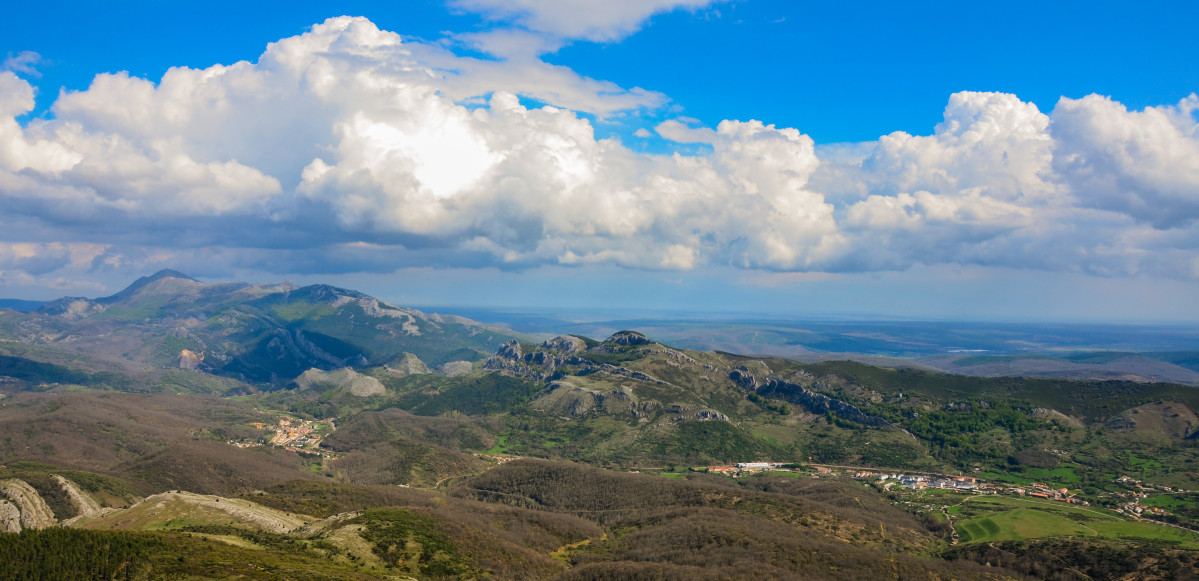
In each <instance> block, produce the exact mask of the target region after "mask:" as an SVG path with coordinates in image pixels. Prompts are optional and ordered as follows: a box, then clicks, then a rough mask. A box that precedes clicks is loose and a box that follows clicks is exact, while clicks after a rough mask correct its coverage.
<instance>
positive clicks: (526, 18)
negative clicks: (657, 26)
mask: <svg viewBox="0 0 1199 581" xmlns="http://www.w3.org/2000/svg"><path fill="white" fill-rule="evenodd" d="M713 3H715V0H452V1H451V2H450V4H451V5H452V6H455V7H457V8H461V9H464V10H469V11H471V12H477V13H480V14H483V15H484V16H486V17H488V18H491V19H494V20H504V21H510V22H514V23H516V24H518V25H520V26H521V27H524V28H526V29H528V30H531V31H536V32H539V33H545V34H549V35H552V36H556V37H559V38H577V39H584V40H590V41H598V42H610V41H613V40H619V39H621V38H624V37H625V36H628V35H630V34H632V33H634V32H636V31H637V30H639V29H640V28H641V24H642V23H643V22H644V21H645V20H646V19H648V18H649V17H651V16H653V15H654V14H658V13H662V12H670V11H672V10H677V9H679V8H686V9H692V10H694V9H697V8H703V7H705V6H708V5H710V4H713Z"/></svg>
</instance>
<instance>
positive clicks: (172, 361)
mask: <svg viewBox="0 0 1199 581" xmlns="http://www.w3.org/2000/svg"><path fill="white" fill-rule="evenodd" d="M0 334H2V335H3V339H4V340H3V341H0V531H3V530H8V531H14V532H12V533H2V532H0V578H46V577H47V576H49V577H52V578H70V575H69V574H67V573H66V572H70V571H78V570H82V569H81V568H84V569H86V570H87V571H88V572H86V573H80V574H78V575H76V577H78V576H83V577H85V578H96V577H105V578H110V577H114V576H120V575H123V576H125V577H127V578H135V579H139V578H140V579H153V578H163V577H167V578H196V579H207V578H232V577H239V576H245V577H246V578H260V579H273V578H310V579H355V578H358V579H379V578H397V577H403V578H421V579H424V578H433V579H438V578H482V577H493V578H501V579H509V578H511V579H527V578H558V579H606V578H621V579H675V578H678V579H683V578H687V579H695V578H699V579H704V578H712V579H730V578H731V579H739V578H741V579H748V578H760V577H769V578H782V579H787V578H794V579H822V578H826V579H853V578H871V579H873V578H880V577H882V578H920V579H925V578H941V579H946V578H954V579H1022V578H1038V579H1044V578H1052V579H1085V578H1129V579H1131V578H1137V579H1185V578H1188V577H1187V574H1188V572H1193V571H1195V570H1196V566H1197V565H1199V533H1196V532H1195V531H1199V415H1197V414H1196V413H1195V410H1197V409H1199V390H1197V389H1196V388H1194V387H1192V386H1186V385H1180V384H1174V383H1166V382H1145V381H1139V380H1134V379H1141V378H1121V379H1115V380H1105V381H1099V380H1075V379H1068V378H1028V377H983V376H971V375H960V374H950V373H943V372H940V371H936V370H934V369H931V368H929V367H900V368H895V367H876V366H873V365H869V364H866V363H861V362H854V361H829V360H822V361H813V362H807V363H805V362H800V361H797V360H794V359H787V358H780V357H767V356H751V355H742V354H735V353H728V352H720V351H703V350H688V349H680V348H677V347H675V346H672V345H668V344H665V343H662V342H659V341H655V340H653V339H651V338H650V337H647V336H646V335H645V334H643V333H642V332H639V331H637V330H631V329H625V330H614V331H613V332H612V333H610V334H609V335H607V336H606V337H602V338H591V337H587V336H582V335H561V336H557V337H553V338H551V339H547V340H544V341H537V340H532V339H530V338H529V337H527V336H524V335H519V334H517V333H515V332H511V331H505V330H500V329H494V328H490V327H487V326H485V325H481V324H478V323H475V322H473V321H470V320H467V319H463V318H460V317H453V316H442V315H430V314H425V313H422V312H420V311H415V310H411V309H405V308H401V307H395V306H392V305H388V304H386V303H384V302H381V301H379V300H377V299H375V298H373V297H370V296H368V295H365V294H362V293H359V292H355V291H351V290H347V289H339V288H336V287H332V286H327V285H312V286H306V287H297V286H295V285H292V284H289V283H278V284H270V285H252V284H246V283H204V282H201V281H197V280H195V279H192V278H190V277H187V276H186V275H183V274H181V273H177V272H173V271H164V272H160V273H158V274H156V275H153V276H149V277H145V278H142V279H139V280H138V281H136V282H135V283H134V284H132V285H130V287H129V288H127V289H124V290H122V291H121V292H118V293H116V294H113V295H111V296H108V297H102V298H96V299H86V298H65V299H61V300H59V301H56V302H54V303H52V304H48V305H45V306H44V307H43V308H42V309H41V310H40V311H38V312H32V313H19V312H15V311H11V310H9V311H0ZM1069 357H1070V358H1069V359H1065V358H1064V359H1063V360H1066V361H1071V362H1074V363H1077V364H1079V365H1104V364H1105V361H1107V360H1108V358H1111V357H1115V356H1114V355H1108V356H1105V355H1097V354H1089V355H1087V356H1073V355H1072V356H1069ZM1120 357H1126V356H1120ZM1193 359H1194V357H1193V354H1192V353H1189V352H1174V353H1162V354H1160V355H1159V359H1157V360H1159V361H1168V362H1172V363H1173V364H1175V365H1178V366H1179V367H1181V368H1188V367H1187V366H1188V365H1193V363H1194V361H1193ZM976 363H977V364H985V365H995V364H998V363H999V362H997V361H995V360H993V359H988V358H983V359H980V360H978V361H971V360H969V359H967V360H966V362H965V363H963V364H962V366H963V367H966V366H970V365H973V364H976ZM947 365H950V364H949V363H947ZM1146 365H1147V364H1146ZM216 396H225V397H216ZM736 464H740V465H741V468H740V469H738V468H735V467H734V465H736ZM631 472H638V473H636V474H634V473H631ZM893 476H894V477H893ZM58 525H62V526H58ZM47 527H49V528H47ZM84 529H86V530H84ZM15 531H20V532H15ZM97 547H99V548H101V549H102V550H101V549H97ZM249 564H253V568H250V567H249V566H248V565H249ZM43 572H53V574H51V573H43ZM39 575H40V577H39Z"/></svg>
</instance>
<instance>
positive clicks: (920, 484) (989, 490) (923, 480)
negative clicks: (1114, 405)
mask: <svg viewBox="0 0 1199 581" xmlns="http://www.w3.org/2000/svg"><path fill="white" fill-rule="evenodd" d="M808 469H810V470H811V471H812V472H814V473H815V474H816V475H829V476H831V475H834V474H836V472H835V471H834V469H833V468H830V467H827V466H817V465H814V464H813V465H808V466H806V467H804V468H799V467H798V466H796V465H795V464H787V463H782V462H738V463H737V464H736V465H730V466H709V467H708V473H710V474H724V475H727V476H733V477H738V476H741V475H743V474H752V473H755V472H764V471H777V472H791V471H796V470H808ZM849 474H850V475H852V476H853V477H854V478H857V479H860V480H875V481H877V482H878V483H879V484H880V485H881V486H882V488H883V489H884V490H890V489H891V488H893V487H895V486H900V487H902V488H906V489H910V490H927V489H939V490H969V491H974V492H978V493H981V494H1013V495H1018V496H1030V497H1034V498H1044V499H1047V500H1057V501H1061V502H1068V503H1071V504H1083V505H1089V504H1090V503H1089V502H1087V501H1085V500H1082V499H1080V498H1078V497H1077V496H1076V495H1075V494H1074V493H1072V492H1070V490H1069V489H1067V488H1052V487H1050V486H1046V485H1044V484H1031V485H1029V486H1027V487H1023V486H1009V485H1003V484H994V483H990V482H984V481H982V480H979V479H978V478H975V477H973V476H945V475H940V474H899V473H886V472H872V471H869V470H858V471H854V472H849ZM1138 514H1139V513H1138Z"/></svg>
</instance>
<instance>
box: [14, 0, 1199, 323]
mask: <svg viewBox="0 0 1199 581" xmlns="http://www.w3.org/2000/svg"><path fill="white" fill-rule="evenodd" d="M68 4H70V3H68ZM234 6H235V5H233V4H232V3H221V2H218V3H215V4H213V5H212V6H211V10H209V11H208V12H206V13H205V14H202V15H201V14H192V13H190V12H188V11H186V10H183V9H180V8H171V7H163V6H158V5H155V4H154V3H148V2H133V3H129V4H127V5H122V6H119V7H100V8H98V7H95V6H91V5H89V4H88V3H78V4H77V5H74V6H64V7H63V10H62V11H61V12H62V13H63V14H68V16H64V17H62V18H59V19H58V20H52V19H45V18H38V9H37V8H36V7H26V6H23V7H15V8H14V9H13V11H12V12H13V14H12V15H11V16H12V17H11V18H8V19H6V21H5V23H4V24H0V33H2V34H0V38H4V39H5V40H4V43H3V44H4V46H2V47H0V55H3V54H6V55H7V56H6V57H5V59H4V61H3V65H2V66H0V208H2V209H3V211H2V212H0V296H3V297H6V298H22V299H48V298H55V297H58V296H62V295H84V296H98V295H103V294H110V293H111V292H114V291H116V290H118V289H120V288H122V287H123V286H125V285H127V284H128V283H129V282H131V281H132V280H133V279H135V278H137V277H139V276H142V275H146V274H149V273H152V272H154V271H156V270H158V269H161V268H175V269H178V270H180V271H183V272H186V273H188V274H190V275H192V276H196V277H199V278H202V279H205V280H246V281H250V282H263V281H273V280H280V279H291V280H293V281H296V282H298V283H301V284H303V283H311V282H326V283H330V284H336V285H338V286H343V287H348V288H354V289H358V290H362V291H364V292H369V293H371V294H374V295H376V296H379V297H381V298H384V299H387V300H389V301H391V302H394V303H397V304H408V305H416V306H420V305H455V304H457V305H464V306H478V307H501V308H526V309H528V308H534V307H547V308H563V309H587V308H590V309H629V310H637V311H652V310H659V309H660V310H670V311H676V312H677V311H699V312H703V311H720V312H734V313H735V312H746V313H778V314H782V315H787V316H796V315H809V316H850V315H858V316H876V317H883V318H886V317H892V318H931V319H938V320H945V319H955V318H956V319H965V320H1068V321H1137V322H1149V321H1153V322H1191V323H1194V322H1199V301H1196V300H1194V298H1195V297H1199V96H1197V95H1196V94H1195V91H1196V87H1197V86H1199V71H1197V70H1196V67H1195V66H1194V62H1193V59H1192V58H1189V56H1188V55H1189V54H1190V53H1189V47H1190V45H1191V42H1192V40H1191V39H1192V31H1190V30H1188V26H1187V24H1188V23H1194V22H1196V21H1197V20H1199V18H1196V16H1199V8H1196V6H1194V5H1193V4H1190V3H1183V2H1159V3H1152V4H1149V5H1145V6H1143V7H1140V8H1138V10H1137V12H1136V14H1130V13H1129V12H1128V9H1127V7H1125V6H1124V5H1121V4H1116V3H1113V2H1100V3H1088V4H1085V5H1082V4H1079V5H1072V4H1069V3H1063V4H1062V5H1061V6H1057V5H1055V6H1052V7H1044V6H1041V5H1039V4H1037V5H1034V4H1032V3H1016V4H1012V5H1010V6H1006V7H1005V9H1004V11H1003V12H1002V13H994V12H988V11H987V10H988V9H985V8H965V7H961V6H957V5H953V10H947V7H949V6H951V5H948V4H943V3H927V4H922V5H920V6H916V7H909V8H905V9H904V10H902V11H899V10H897V9H896V8H894V7H890V6H889V5H887V4H883V3H878V4H875V5H873V9H871V8H869V7H867V8H862V7H858V8H855V9H853V10H849V9H848V8H846V9H840V10H838V9H833V8H830V7H827V6H800V5H796V4H794V3H789V2H774V1H770V0H742V1H725V2H721V1H714V0H654V1H649V2H646V1H640V2H633V1H626V0H608V1H598V0H571V1H565V0H562V1H556V2H548V1H538V0H517V1H504V2H502V1H499V0H446V1H445V2H435V1H430V2H422V3H411V5H410V6H408V5H406V6H400V7H397V6H395V5H389V4H386V3H374V2H363V3H358V4H356V5H353V6H351V7H349V8H347V11H349V12H352V13H353V14H357V15H358V16H341V15H339V14H329V13H327V10H326V9H324V8H322V7H320V6H318V5H317V3H314V2H299V3H294V4H288V5H287V7H286V8H285V7H283V5H274V6H270V5H261V6H258V7H255V8H251V9H247V11H245V12H234ZM1034 9H1035V10H1036V14H1037V16H1036V18H1032V19H1030V18H1027V16H1028V14H1027V13H1029V12H1032V11H1033V10H1034ZM239 10H240V9H239ZM234 14H236V16H234ZM1112 39H1120V40H1119V42H1115V41H1113V40H1112Z"/></svg>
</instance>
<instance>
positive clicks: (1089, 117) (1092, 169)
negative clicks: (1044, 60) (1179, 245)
mask: <svg viewBox="0 0 1199 581" xmlns="http://www.w3.org/2000/svg"><path fill="white" fill-rule="evenodd" d="M1196 110H1199V96H1196V95H1191V96H1190V97H1188V98H1186V99H1183V100H1182V102H1181V103H1179V104H1178V105H1177V106H1167V107H1150V108H1147V109H1145V110H1144V111H1128V110H1127V109H1126V108H1125V107H1124V105H1122V104H1120V103H1117V102H1115V101H1112V100H1111V99H1109V98H1107V97H1101V96H1099V95H1089V96H1087V97H1084V98H1082V99H1077V100H1075V99H1062V100H1061V102H1059V103H1058V105H1057V108H1056V109H1054V112H1053V125H1052V129H1051V130H1052V134H1053V141H1054V153H1055V155H1054V160H1053V166H1054V169H1056V170H1057V171H1058V172H1059V173H1061V174H1062V176H1063V178H1064V180H1065V181H1066V182H1067V183H1069V184H1070V187H1071V191H1072V192H1073V194H1074V196H1075V198H1076V199H1077V200H1078V203H1079V204H1080V205H1083V206H1086V207H1090V208H1097V209H1102V210H1112V211H1116V212H1122V213H1125V214H1128V215H1129V216H1132V217H1134V218H1136V219H1137V220H1141V221H1144V222H1147V223H1150V224H1152V225H1153V226H1155V227H1157V228H1171V227H1177V226H1185V225H1187V224H1191V223H1194V221H1195V220H1196V218H1199V121H1197V120H1196V117H1195V112H1196Z"/></svg>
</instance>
